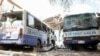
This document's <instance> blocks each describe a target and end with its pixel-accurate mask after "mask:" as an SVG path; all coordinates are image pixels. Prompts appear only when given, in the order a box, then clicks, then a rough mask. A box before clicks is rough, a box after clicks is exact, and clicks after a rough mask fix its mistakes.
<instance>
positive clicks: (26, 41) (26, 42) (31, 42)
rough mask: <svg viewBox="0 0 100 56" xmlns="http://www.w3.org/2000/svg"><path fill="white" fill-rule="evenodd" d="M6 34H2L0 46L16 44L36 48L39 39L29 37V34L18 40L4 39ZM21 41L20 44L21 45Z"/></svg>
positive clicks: (0, 35)
mask: <svg viewBox="0 0 100 56" xmlns="http://www.w3.org/2000/svg"><path fill="white" fill-rule="evenodd" d="M4 35H5V34H0V44H3V43H4V44H10V43H15V42H16V44H17V43H18V44H24V45H31V46H35V45H36V43H37V39H38V38H39V37H37V36H32V35H27V34H23V37H22V38H18V39H2V38H3V36H4ZM19 41H20V43H19Z"/></svg>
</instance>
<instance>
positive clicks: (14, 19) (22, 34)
mask: <svg viewBox="0 0 100 56" xmlns="http://www.w3.org/2000/svg"><path fill="white" fill-rule="evenodd" d="M50 32H51V29H50V28H49V27H47V26H46V25H45V24H44V23H42V22H41V21H40V20H38V19H37V18H36V17H34V16H33V15H32V14H30V13H29V12H27V11H25V10H20V11H13V12H6V13H3V14H2V17H1V18H0V44H1V45H2V46H5V45H13V44H14V45H23V46H32V47H33V46H36V47H39V48H40V47H42V46H43V45H46V44H47V37H49V34H50Z"/></svg>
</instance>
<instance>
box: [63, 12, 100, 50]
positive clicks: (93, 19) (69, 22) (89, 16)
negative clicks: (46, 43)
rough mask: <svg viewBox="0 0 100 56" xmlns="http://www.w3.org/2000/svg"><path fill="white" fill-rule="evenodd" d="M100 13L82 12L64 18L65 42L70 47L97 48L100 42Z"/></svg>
mask: <svg viewBox="0 0 100 56" xmlns="http://www.w3.org/2000/svg"><path fill="white" fill-rule="evenodd" d="M99 22H100V13H80V14H72V15H67V16H65V17H64V18H63V26H62V29H63V43H64V45H65V47H67V48H69V49H79V48H80V47H83V48H86V49H88V48H90V49H93V50H96V49H97V44H98V43H99V42H100V30H99V29H100V27H99V26H100V23H99Z"/></svg>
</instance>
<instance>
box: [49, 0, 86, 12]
mask: <svg viewBox="0 0 100 56" xmlns="http://www.w3.org/2000/svg"><path fill="white" fill-rule="evenodd" d="M74 1H80V2H82V3H84V1H85V0H49V2H50V4H51V5H53V6H55V5H59V6H62V7H63V8H64V11H66V10H68V11H70V6H71V5H72V4H73V3H74Z"/></svg>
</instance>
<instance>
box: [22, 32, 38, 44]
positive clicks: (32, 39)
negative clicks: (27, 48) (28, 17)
mask: <svg viewBox="0 0 100 56" xmlns="http://www.w3.org/2000/svg"><path fill="white" fill-rule="evenodd" d="M37 39H38V37H37V36H32V35H27V34H24V35H23V44H25V45H31V46H35V45H36V43H37Z"/></svg>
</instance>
